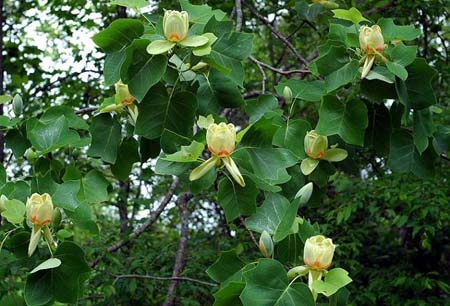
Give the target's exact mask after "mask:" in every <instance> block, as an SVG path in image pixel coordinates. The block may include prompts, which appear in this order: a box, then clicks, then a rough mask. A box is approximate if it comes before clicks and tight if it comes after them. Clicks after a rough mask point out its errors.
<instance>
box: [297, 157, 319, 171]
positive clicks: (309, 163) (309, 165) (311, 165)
mask: <svg viewBox="0 0 450 306" xmlns="http://www.w3.org/2000/svg"><path fill="white" fill-rule="evenodd" d="M319 162H320V160H318V159H312V158H308V157H307V158H305V159H304V160H302V164H301V165H300V168H301V169H302V173H303V174H304V175H310V174H311V173H312V172H313V171H314V169H316V167H317V165H319Z"/></svg>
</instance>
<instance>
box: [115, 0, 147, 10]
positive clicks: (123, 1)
mask: <svg viewBox="0 0 450 306" xmlns="http://www.w3.org/2000/svg"><path fill="white" fill-rule="evenodd" d="M111 4H113V5H121V6H125V7H129V8H134V9H140V8H143V7H146V6H148V5H149V3H148V1H147V0H111Z"/></svg>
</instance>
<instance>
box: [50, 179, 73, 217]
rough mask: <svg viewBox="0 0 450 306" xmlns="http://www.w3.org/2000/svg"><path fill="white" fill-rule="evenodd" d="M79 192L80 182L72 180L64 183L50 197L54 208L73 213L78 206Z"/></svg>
mask: <svg viewBox="0 0 450 306" xmlns="http://www.w3.org/2000/svg"><path fill="white" fill-rule="evenodd" d="M79 192H80V181H79V180H73V181H67V182H64V183H62V184H60V185H58V187H57V188H56V191H55V193H54V194H53V195H52V200H53V203H54V204H55V206H56V207H61V208H63V209H65V210H69V211H75V209H77V207H78V206H79V205H80V201H79V199H78V193H79Z"/></svg>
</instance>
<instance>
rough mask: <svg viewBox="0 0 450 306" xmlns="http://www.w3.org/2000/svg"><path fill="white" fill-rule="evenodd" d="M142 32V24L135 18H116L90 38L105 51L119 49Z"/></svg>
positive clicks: (109, 51) (110, 51) (111, 51)
mask: <svg viewBox="0 0 450 306" xmlns="http://www.w3.org/2000/svg"><path fill="white" fill-rule="evenodd" d="M143 33H144V25H143V24H142V22H140V21H139V20H137V19H117V20H115V21H113V22H112V23H111V24H110V25H109V26H108V27H107V28H106V29H104V30H103V31H101V32H100V33H98V34H96V35H94V37H93V38H92V39H93V41H94V42H95V44H96V45H97V46H99V47H100V48H102V49H103V51H105V52H106V53H113V52H116V51H119V50H121V49H122V48H124V47H126V46H127V45H128V44H130V43H131V42H132V41H133V40H134V39H135V38H138V37H140V36H141V35H142V34H143Z"/></svg>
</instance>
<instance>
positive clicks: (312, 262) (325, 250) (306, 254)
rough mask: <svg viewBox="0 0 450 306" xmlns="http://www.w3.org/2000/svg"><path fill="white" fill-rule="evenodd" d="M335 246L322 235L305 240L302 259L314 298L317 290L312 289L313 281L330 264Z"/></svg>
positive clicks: (318, 278) (320, 275) (318, 277)
mask: <svg viewBox="0 0 450 306" xmlns="http://www.w3.org/2000/svg"><path fill="white" fill-rule="evenodd" d="M335 248H336V246H335V245H334V244H333V241H332V240H331V239H330V238H326V237H325V236H323V235H316V236H312V237H309V238H308V239H307V240H306V242H305V248H304V249H303V261H304V262H305V265H306V267H307V268H308V270H309V273H308V286H309V288H310V289H311V291H312V293H313V296H314V300H316V299H317V292H315V290H314V289H313V283H314V281H316V280H320V279H321V278H322V274H323V271H325V270H326V269H328V267H329V266H331V262H332V260H333V255H334V250H335Z"/></svg>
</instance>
